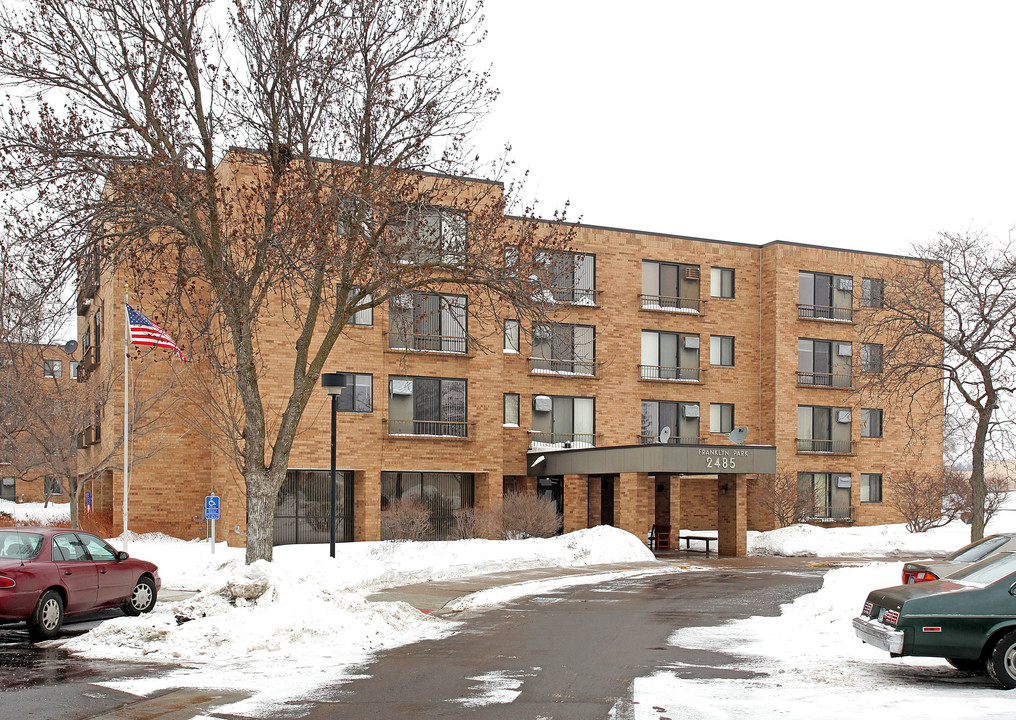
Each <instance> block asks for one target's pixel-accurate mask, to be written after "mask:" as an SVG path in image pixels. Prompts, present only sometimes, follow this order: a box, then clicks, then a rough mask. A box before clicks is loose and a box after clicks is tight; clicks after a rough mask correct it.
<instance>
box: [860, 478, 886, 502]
mask: <svg viewBox="0 0 1016 720" xmlns="http://www.w3.org/2000/svg"><path fill="white" fill-rule="evenodd" d="M861 502H863V503H880V502H882V473H861Z"/></svg>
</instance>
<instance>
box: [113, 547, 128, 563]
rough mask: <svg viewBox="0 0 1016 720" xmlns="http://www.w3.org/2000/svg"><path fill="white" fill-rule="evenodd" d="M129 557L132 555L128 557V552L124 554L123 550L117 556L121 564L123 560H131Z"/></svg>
mask: <svg viewBox="0 0 1016 720" xmlns="http://www.w3.org/2000/svg"><path fill="white" fill-rule="evenodd" d="M129 557H130V555H128V554H127V553H126V552H124V551H123V550H121V551H120V552H118V553H117V554H116V561H117V562H120V561H121V560H126V559H127V558H129Z"/></svg>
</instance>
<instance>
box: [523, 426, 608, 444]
mask: <svg viewBox="0 0 1016 720" xmlns="http://www.w3.org/2000/svg"><path fill="white" fill-rule="evenodd" d="M529 435H530V440H531V441H532V442H535V443H546V444H549V445H564V446H565V447H593V446H595V445H596V434H595V433H560V432H543V431H541V430H531V431H530V433H529Z"/></svg>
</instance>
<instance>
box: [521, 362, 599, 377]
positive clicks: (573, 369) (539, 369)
mask: <svg viewBox="0 0 1016 720" xmlns="http://www.w3.org/2000/svg"><path fill="white" fill-rule="evenodd" d="M596 365H597V363H596V362H593V361H590V360H551V359H549V358H535V357H534V358H529V372H531V373H534V374H537V375H566V376H567V375H578V376H584V377H595V376H596Z"/></svg>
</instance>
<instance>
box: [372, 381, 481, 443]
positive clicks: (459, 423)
mask: <svg viewBox="0 0 1016 720" xmlns="http://www.w3.org/2000/svg"><path fill="white" fill-rule="evenodd" d="M388 382H389V395H388V416H389V417H388V432H389V434H391V435H434V436H440V437H462V438H464V437H466V436H467V424H466V381H465V380H460V379H453V378H423V377H391V378H389V381H388Z"/></svg>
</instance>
